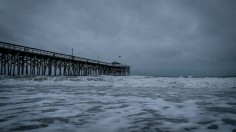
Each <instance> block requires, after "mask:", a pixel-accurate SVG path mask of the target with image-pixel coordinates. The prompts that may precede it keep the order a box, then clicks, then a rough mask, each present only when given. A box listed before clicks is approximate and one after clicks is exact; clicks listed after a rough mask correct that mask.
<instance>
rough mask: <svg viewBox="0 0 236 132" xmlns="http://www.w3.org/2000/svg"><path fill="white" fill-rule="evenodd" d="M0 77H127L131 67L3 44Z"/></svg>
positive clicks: (1, 44)
mask: <svg viewBox="0 0 236 132" xmlns="http://www.w3.org/2000/svg"><path fill="white" fill-rule="evenodd" d="M0 67H1V71H0V75H34V76H36V75H37V76H47V75H48V76H87V75H114V76H127V75H129V74H130V67H129V66H126V65H121V64H117V63H106V62H102V61H98V60H91V59H86V58H81V57H76V56H73V55H66V54H61V53H56V52H51V51H46V50H41V49H35V48H30V47H26V46H21V45H17V44H11V43H7V42H0Z"/></svg>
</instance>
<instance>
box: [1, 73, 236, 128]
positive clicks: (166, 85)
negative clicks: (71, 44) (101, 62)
mask: <svg viewBox="0 0 236 132" xmlns="http://www.w3.org/2000/svg"><path fill="white" fill-rule="evenodd" d="M0 131H3V132H4V131H33V132H38V131H39V132H45V131H55V132H58V131H59V132H64V131H70V132H87V131H88V132H116V131H118V132H119V131H121V132H126V131H128V132H129V131H157V132H162V131H174V132H175V131H179V132H184V131H224V132H236V78H232V77H231V78H184V77H178V78H167V77H142V76H129V77H113V76H97V77H96V76H95V77H15V78H13V77H6V76H1V77H0Z"/></svg>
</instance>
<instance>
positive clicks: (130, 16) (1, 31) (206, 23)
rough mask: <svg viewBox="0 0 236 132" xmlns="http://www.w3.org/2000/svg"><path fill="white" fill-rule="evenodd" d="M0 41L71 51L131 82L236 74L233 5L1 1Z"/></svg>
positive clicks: (153, 0)
mask: <svg viewBox="0 0 236 132" xmlns="http://www.w3.org/2000/svg"><path fill="white" fill-rule="evenodd" d="M0 41H7V42H12V43H17V44H21V45H25V46H31V47H35V48H41V49H45V50H51V51H55V52H62V53H66V54H71V48H74V55H76V56H80V57H86V58H90V59H97V58H98V56H99V58H100V60H103V61H106V62H112V61H114V60H115V61H119V62H121V63H123V64H127V65H130V66H131V70H132V74H134V75H156V76H180V75H195V76H226V75H236V1H235V0H0ZM118 56H121V58H118Z"/></svg>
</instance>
